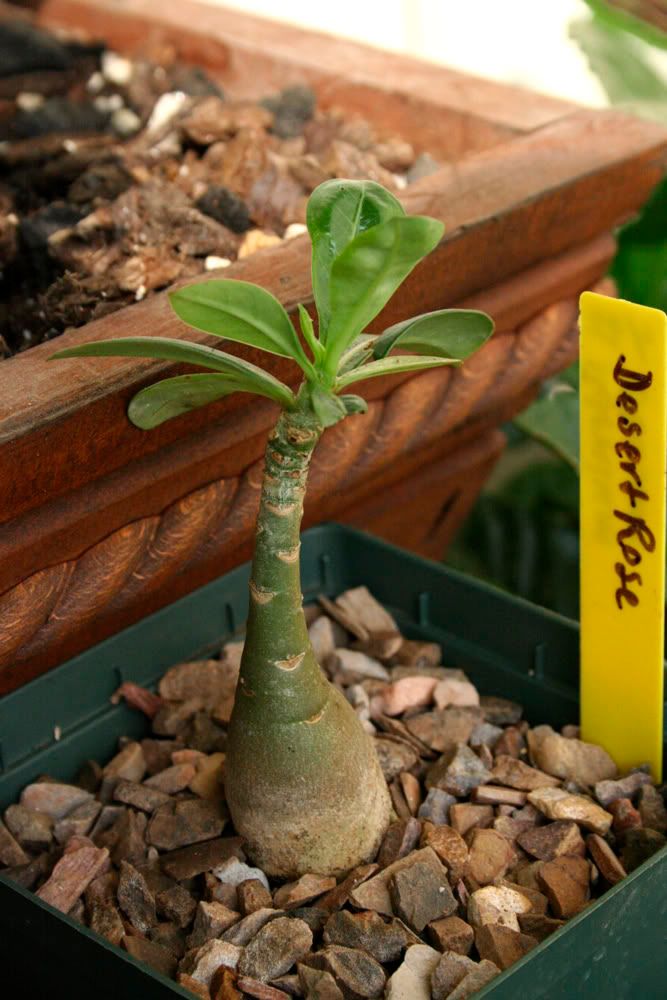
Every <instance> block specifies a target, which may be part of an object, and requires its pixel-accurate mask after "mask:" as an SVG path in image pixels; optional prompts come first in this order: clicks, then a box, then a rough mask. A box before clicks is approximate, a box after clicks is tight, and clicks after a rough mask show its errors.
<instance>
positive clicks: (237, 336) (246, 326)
mask: <svg viewBox="0 0 667 1000" xmlns="http://www.w3.org/2000/svg"><path fill="white" fill-rule="evenodd" d="M307 223H308V230H309V233H310V237H311V241H312V280H313V290H314V297H315V303H316V306H317V314H318V320H319V322H318V330H317V333H316V332H315V329H314V326H313V323H312V321H311V319H310V316H309V315H308V313H307V312H306V310H305V309H304V308H303V307H301V308H300V322H301V332H302V334H303V338H304V341H305V344H306V345H307V349H305V348H304V346H303V345H302V342H301V340H300V338H299V337H298V335H297V332H296V330H295V329H294V327H293V326H292V323H291V321H290V319H289V317H288V315H287V313H286V312H285V310H284V309H283V307H282V305H281V304H280V303H279V302H278V301H277V299H275V298H274V297H273V296H272V295H271V294H270V293H269V292H267V291H265V290H264V289H262V288H260V287H258V286H256V285H253V284H249V283H247V282H242V281H235V280H224V279H223V280H215V279H214V280H208V281H204V282H201V283H197V284H191V285H187V286H185V287H183V288H181V289H179V290H177V291H175V292H173V293H172V294H171V296H170V299H171V304H172V306H173V308H174V310H175V311H176V313H177V314H178V316H179V317H180V318H181V319H182V320H184V322H185V323H187V324H189V325H190V326H192V327H195V328H197V329H199V330H203V331H205V332H206V333H209V334H213V335H215V336H218V337H222V338H225V339H227V340H230V341H236V342H238V343H243V344H246V345H249V346H252V347H254V348H258V349H260V350H263V351H267V352H270V353H273V354H277V355H281V356H283V357H286V358H291V359H293V360H294V361H295V362H296V363H297V364H298V365H299V367H300V368H301V370H302V371H303V382H302V384H301V386H300V388H299V390H298V391H297V392H296V393H295V392H293V391H292V390H291V389H290V388H289V387H288V386H287V385H285V384H283V383H282V382H280V381H279V380H277V379H276V378H275V377H273V376H272V375H270V374H269V373H267V372H266V371H263V370H262V369H261V368H259V367H257V366H255V365H253V364H251V363H249V362H247V361H244V360H241V359H239V358H237V357H234V356H232V355H230V354H227V353H225V352H224V351H221V350H217V349H214V348H212V347H208V346H203V345H199V344H195V343H188V342H186V341H181V340H173V339H168V338H160V337H131V338H119V339H117V340H112V341H98V342H96V343H89V344H85V345H81V346H78V347H75V348H70V349H67V350H63V351H60V352H58V353H57V354H55V355H54V357H55V358H71V357H74V356H100V355H105V356H119V355H124V356H134V357H144V358H160V359H168V360H172V361H177V362H184V363H187V364H192V365H197V366H200V367H203V368H206V369H208V372H206V373H205V374H187V375H180V376H177V377H175V378H168V379H165V380H163V381H161V382H158V383H156V384H155V385H152V386H149V387H148V388H145V389H142V390H141V391H140V392H139V393H137V395H136V396H135V397H134V398H133V399H132V401H131V403H130V406H129V410H128V414H129V417H130V420H131V421H132V422H133V423H134V424H135V425H136V426H137V427H140V428H143V429H145V430H150V429H151V428H154V427H156V426H158V425H159V424H161V423H162V422H163V421H165V420H168V419H171V418H173V417H176V416H178V415H180V414H183V413H185V412H187V411H189V410H191V409H193V408H195V407H199V406H204V405H206V404H207V403H209V402H212V401H214V400H217V399H220V398H221V397H223V396H226V395H228V394H230V393H233V392H249V393H257V394H258V395H261V396H265V397H268V398H269V399H271V400H273V401H275V402H276V403H278V404H279V405H280V407H281V413H280V417H279V419H278V422H277V424H276V426H275V429H274V430H273V432H272V434H271V435H270V437H269V441H268V444H267V449H266V462H265V471H264V479H263V485H262V493H261V501H260V510H259V516H258V519H257V529H256V539H255V552H254V559H253V564H252V573H251V579H250V612H249V618H248V623H247V632H246V641H245V648H244V653H243V659H242V663H241V670H240V678H239V684H238V688H237V696H236V702H235V707H234V711H233V715H232V720H231V725H230V730H229V742H228V746H227V760H226V770H225V785H226V797H227V801H228V804H229V808H230V811H231V814H232V819H233V821H234V825H235V827H236V830H237V832H238V833H239V834H240V835H241V836H242V837H244V839H245V842H246V848H247V853H248V854H249V856H250V857H251V858H252V859H253V860H254V861H255V862H256V863H257V864H258V865H259V866H260V867H261V868H262V869H263V870H264V871H265V872H267V873H268V874H271V875H274V876H280V877H294V876H298V875H300V874H302V873H306V872H318V873H325V874H339V873H341V872H345V871H348V870H349V869H351V868H352V867H353V866H355V865H357V864H359V863H361V862H363V861H365V860H368V859H369V858H371V857H373V856H374V855H375V853H376V851H377V848H378V846H379V844H380V841H381V839H382V837H383V835H384V833H385V831H386V828H387V825H388V823H389V819H390V814H391V802H390V798H389V794H388V791H387V786H386V782H385V781H384V778H383V776H382V772H381V769H380V766H379V763H378V760H377V757H376V754H375V751H374V748H373V745H372V742H371V740H370V737H369V736H368V734H367V733H366V732H365V730H364V729H363V727H362V725H361V723H360V721H359V719H358V717H357V715H356V714H355V712H354V710H353V708H352V707H351V705H350V704H349V703H348V701H347V700H346V699H345V697H344V696H343V695H342V694H341V693H340V692H339V691H338V690H337V689H336V688H335V687H334V686H333V685H332V684H331V683H330V682H329V681H328V680H327V679H326V678H325V676H324V674H323V672H322V671H321V669H320V666H319V665H318V663H317V660H316V657H315V655H314V653H313V650H312V647H311V644H310V641H309V638H308V630H307V627H306V620H305V617H304V612H303V608H302V595H301V582H300V570H299V535H300V528H301V518H302V511H303V499H304V494H305V491H306V483H307V477H308V466H309V462H310V459H311V456H312V454H313V451H314V449H315V447H316V446H317V443H318V441H319V440H320V437H321V435H322V433H323V431H324V430H325V428H327V427H331V426H332V425H333V424H336V423H337V422H338V421H340V420H343V419H344V418H345V417H347V416H349V415H353V414H355V413H360V412H363V411H364V410H365V407H366V404H365V401H364V400H363V399H362V398H361V397H359V396H356V395H351V394H349V392H348V390H349V388H350V387H351V386H353V385H354V383H356V382H359V381H363V380H365V379H370V378H376V377H379V376H382V375H389V374H396V373H401V372H410V371H415V370H420V369H425V368H431V367H435V366H439V365H456V364H460V363H461V362H462V361H463V360H464V359H465V358H466V357H468V356H469V355H470V354H471V353H472V352H473V351H475V350H476V349H477V348H478V347H479V346H480V345H481V344H483V343H484V341H485V340H486V339H487V338H488V337H489V336H490V335H491V333H492V330H493V323H492V321H491V320H490V318H489V317H488V316H487V315H486V314H484V313H482V312H478V311H473V310H457V309H446V310H439V311H437V312H432V313H427V314H425V315H422V316H417V317H415V318H413V319H410V320H407V321H404V322H402V323H398V324H396V325H394V326H392V327H391V328H390V329H388V330H386V331H385V332H384V333H382V334H380V335H375V336H371V335H368V334H366V333H365V332H364V331H365V330H366V328H367V326H368V324H369V323H370V322H371V321H372V320H373V319H374V318H375V317H376V316H377V315H378V313H379V312H380V310H381V309H382V308H383V306H384V305H385V304H386V302H387V301H388V299H389V298H390V297H391V296H392V295H393V293H394V292H395V291H396V289H397V288H398V287H399V285H400V284H401V283H402V281H403V280H404V279H405V278H406V276H407V275H408V274H409V273H410V272H411V271H412V269H413V268H414V267H415V265H416V264H418V262H419V261H420V260H421V259H422V258H423V257H425V256H426V255H427V254H429V253H430V252H431V251H432V250H433V249H434V248H435V247H436V246H437V244H438V243H439V241H440V239H441V237H442V234H443V225H442V223H441V222H439V221H437V220H435V219H432V218H428V217H425V216H410V215H406V213H405V211H404V209H403V207H402V206H401V204H400V203H399V202H398V201H397V199H396V198H395V197H394V196H393V195H392V194H390V193H389V192H388V191H386V190H385V189H384V188H382V187H381V186H380V185H378V184H376V183H373V182H370V181H345V180H332V181H327V182H325V183H324V184H322V185H320V186H319V187H318V188H317V189H316V190H315V191H314V192H313V194H312V196H311V198H310V200H309V203H308V213H307ZM395 351H400V352H401V353H400V354H396V353H394V352H395Z"/></svg>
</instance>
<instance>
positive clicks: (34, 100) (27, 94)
mask: <svg viewBox="0 0 667 1000" xmlns="http://www.w3.org/2000/svg"><path fill="white" fill-rule="evenodd" d="M43 103H44V97H43V96H42V94H33V93H32V91H30V90H26V91H24V92H23V93H22V94H17V95H16V104H17V106H18V107H19V108H20V109H21V111H36V110H37V108H41V106H42V104H43Z"/></svg>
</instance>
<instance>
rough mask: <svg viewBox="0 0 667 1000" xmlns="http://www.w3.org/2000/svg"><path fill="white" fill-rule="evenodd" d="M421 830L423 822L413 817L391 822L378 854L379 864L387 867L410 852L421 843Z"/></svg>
mask: <svg viewBox="0 0 667 1000" xmlns="http://www.w3.org/2000/svg"><path fill="white" fill-rule="evenodd" d="M421 830H422V825H421V823H420V822H419V820H416V819H414V818H413V817H411V818H410V819H399V820H398V821H397V822H395V823H390V824H389V827H388V828H387V832H386V833H385V835H384V839H383V841H382V843H381V845H380V850H379V851H378V854H377V863H378V865H379V866H380V867H381V868H386V867H387V865H392V864H393V863H394V861H398V860H399V859H400V858H404V857H406V856H407V855H408V854H410V852H411V851H413V850H414V849H415V847H416V846H417V844H418V843H419V837H420V834H421Z"/></svg>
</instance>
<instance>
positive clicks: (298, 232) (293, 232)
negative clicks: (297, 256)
mask: <svg viewBox="0 0 667 1000" xmlns="http://www.w3.org/2000/svg"><path fill="white" fill-rule="evenodd" d="M307 232H308V226H304V224H303V223H302V222H292V223H290V225H289V226H288V227H287V229H286V230H285V232H284V233H283V239H284V240H293V239H294V237H295V236H303V234H304V233H307Z"/></svg>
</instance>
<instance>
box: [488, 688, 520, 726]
mask: <svg viewBox="0 0 667 1000" xmlns="http://www.w3.org/2000/svg"><path fill="white" fill-rule="evenodd" d="M479 704H480V708H481V709H482V715H483V716H484V721H485V722H490V723H491V724H492V725H493V726H515V725H516V724H517V722H519V721H520V720H521V716H522V715H523V708H522V707H521V705H517V703H516V702H515V701H509V700H508V699H507V698H497V697H495V696H494V695H482V697H481V698H480V699H479Z"/></svg>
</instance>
